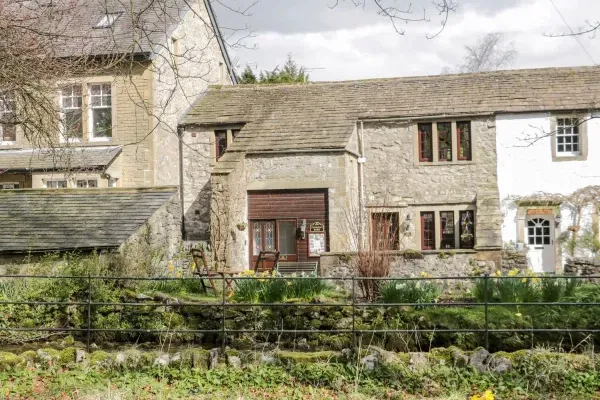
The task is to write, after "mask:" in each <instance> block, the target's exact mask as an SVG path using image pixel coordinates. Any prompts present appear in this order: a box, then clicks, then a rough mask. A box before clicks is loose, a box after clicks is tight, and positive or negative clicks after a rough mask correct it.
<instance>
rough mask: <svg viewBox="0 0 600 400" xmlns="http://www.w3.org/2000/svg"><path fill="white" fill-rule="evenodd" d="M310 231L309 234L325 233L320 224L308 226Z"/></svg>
mask: <svg viewBox="0 0 600 400" xmlns="http://www.w3.org/2000/svg"><path fill="white" fill-rule="evenodd" d="M310 231H311V232H325V229H324V227H323V224H322V223H320V222H315V223H313V224H310Z"/></svg>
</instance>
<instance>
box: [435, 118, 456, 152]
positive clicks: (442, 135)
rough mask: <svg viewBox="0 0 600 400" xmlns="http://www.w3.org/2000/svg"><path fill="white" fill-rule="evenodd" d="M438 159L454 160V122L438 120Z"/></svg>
mask: <svg viewBox="0 0 600 400" xmlns="http://www.w3.org/2000/svg"><path fill="white" fill-rule="evenodd" d="M437 133H438V150H439V155H438V160H439V161H452V123H450V122H438V123H437Z"/></svg>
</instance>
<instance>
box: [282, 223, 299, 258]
mask: <svg viewBox="0 0 600 400" xmlns="http://www.w3.org/2000/svg"><path fill="white" fill-rule="evenodd" d="M278 225H279V232H278V233H277V234H278V236H279V252H280V253H281V254H296V221H280V222H279V223H278Z"/></svg>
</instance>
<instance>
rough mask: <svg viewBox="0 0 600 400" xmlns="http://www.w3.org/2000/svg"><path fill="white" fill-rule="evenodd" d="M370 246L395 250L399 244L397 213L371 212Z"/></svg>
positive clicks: (377, 248)
mask: <svg viewBox="0 0 600 400" xmlns="http://www.w3.org/2000/svg"><path fill="white" fill-rule="evenodd" d="M371 230H372V235H371V236H372V246H373V248H374V249H376V250H396V249H398V246H399V240H398V238H399V215H398V213H373V214H371Z"/></svg>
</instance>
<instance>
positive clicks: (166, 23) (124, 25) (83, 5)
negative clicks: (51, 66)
mask: <svg viewBox="0 0 600 400" xmlns="http://www.w3.org/2000/svg"><path fill="white" fill-rule="evenodd" d="M196 1H198V2H200V4H204V6H205V7H206V9H207V11H208V18H207V20H206V21H204V22H205V23H206V24H207V25H208V26H215V27H217V29H215V32H216V35H215V37H216V40H217V41H218V42H219V46H220V47H221V51H222V52H223V57H224V58H225V61H226V64H227V66H228V68H229V70H230V71H229V72H230V73H232V72H233V70H232V68H231V61H230V59H229V55H228V53H227V49H226V47H225V46H224V43H223V39H222V35H221V31H220V30H219V29H218V24H217V19H216V16H215V14H214V11H213V9H212V6H211V5H210V0H161V1H150V0H127V1H121V0H35V1H28V0H20V1H12V2H9V3H8V4H7V6H6V9H7V11H8V12H9V13H10V14H11V15H19V16H20V15H23V20H22V21H19V23H20V24H22V25H24V26H25V27H27V26H28V25H31V28H32V29H33V30H34V31H35V32H38V31H39V32H40V33H43V32H45V31H48V32H50V33H51V35H49V37H52V40H53V43H54V44H53V46H52V47H53V49H52V50H53V51H54V52H55V55H56V56H57V57H70V56H81V55H109V54H138V55H144V56H147V57H151V56H152V55H153V53H154V52H155V51H157V50H158V49H159V48H161V47H164V46H165V43H166V40H167V38H168V37H169V36H170V35H171V33H172V32H173V30H174V29H175V28H176V27H177V25H178V24H179V23H180V22H181V21H182V20H183V17H184V15H185V14H186V13H187V12H188V11H189V10H190V5H193V4H195V2H196ZM107 13H110V14H113V13H120V16H119V17H118V18H117V19H116V21H115V22H114V24H113V26H112V27H110V28H104V29H102V28H97V27H96V26H97V24H98V23H99V22H100V20H101V19H102V18H103V17H104V16H106V15H107ZM199 15H201V14H199ZM209 37H210V36H209ZM232 76H233V75H232Z"/></svg>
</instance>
